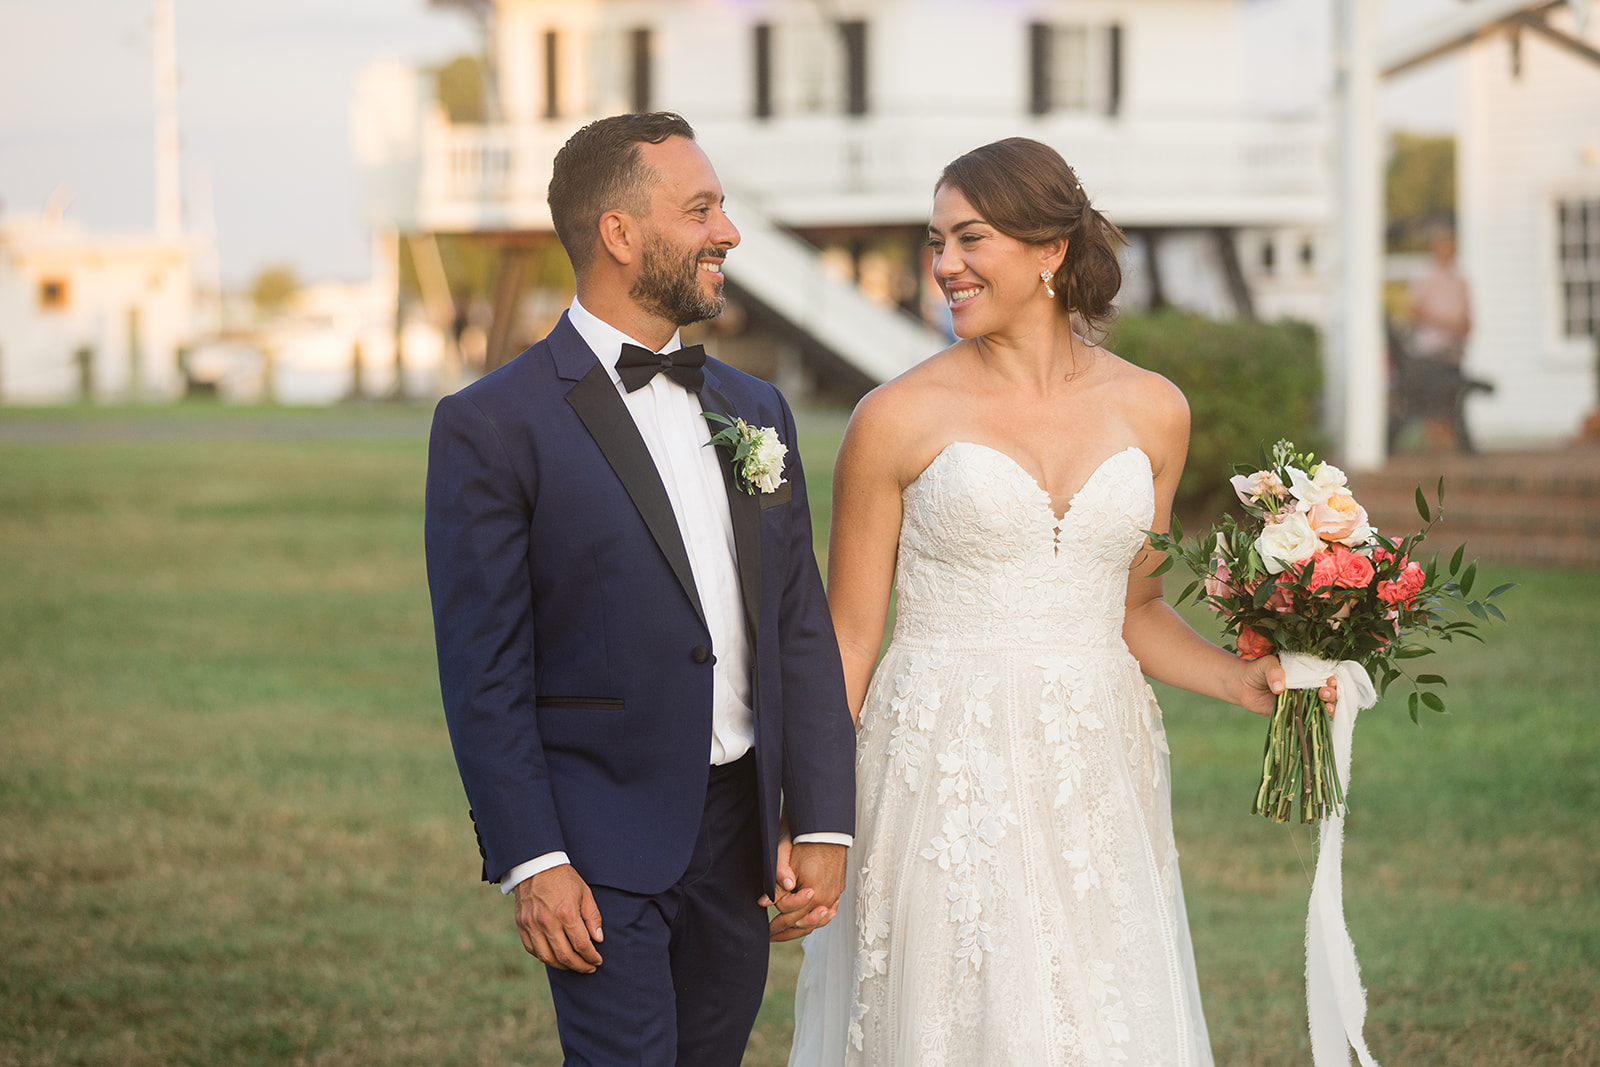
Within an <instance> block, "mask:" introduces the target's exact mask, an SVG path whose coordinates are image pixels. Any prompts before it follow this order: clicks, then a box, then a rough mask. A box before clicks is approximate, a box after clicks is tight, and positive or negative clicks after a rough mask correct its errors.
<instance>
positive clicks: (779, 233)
mask: <svg viewBox="0 0 1600 1067" xmlns="http://www.w3.org/2000/svg"><path fill="white" fill-rule="evenodd" d="M725 207H726V209H727V212H728V216H729V217H730V218H732V219H733V221H734V225H736V226H738V227H739V247H738V248H736V249H734V251H733V253H732V254H731V255H729V256H728V260H727V262H726V263H725V264H724V265H723V271H724V273H726V274H727V276H728V280H729V281H730V282H732V283H733V284H734V285H735V286H736V287H737V288H738V289H739V290H741V291H742V292H743V294H744V295H745V296H747V297H749V298H753V299H754V300H756V301H758V302H759V303H760V304H761V305H762V306H763V307H764V308H765V309H766V310H767V311H769V312H770V313H771V314H772V315H774V316H775V317H777V318H778V319H780V320H782V321H783V322H784V323H785V324H787V325H788V326H789V327H791V328H792V329H794V330H795V331H797V333H799V334H800V335H803V336H804V337H805V338H807V339H808V340H810V341H811V342H812V343H814V344H816V345H818V346H820V347H821V348H823V349H824V350H826V351H827V352H828V353H829V354H830V355H832V356H833V357H834V358H836V359H838V360H840V361H841V362H843V363H844V364H846V365H848V366H849V367H851V368H852V369H853V370H854V371H855V372H856V373H857V374H859V375H860V377H861V378H862V379H863V380H864V381H865V382H867V383H868V384H869V387H870V386H871V385H877V384H879V383H882V382H886V381H888V380H889V379H890V378H894V377H896V376H898V375H900V374H903V373H904V372H905V371H908V370H910V369H911V368H912V367H913V366H915V365H916V364H917V363H918V362H919V361H921V360H924V359H926V358H928V357H929V356H931V355H933V354H934V353H935V352H937V351H939V350H940V349H941V348H944V347H946V346H947V345H948V344H949V343H950V341H949V339H948V338H946V337H944V336H942V335H941V334H940V333H939V332H938V331H936V330H932V329H929V328H928V327H927V326H926V325H924V324H923V322H922V321H921V320H920V319H918V318H915V317H914V316H912V315H909V314H907V313H906V312H904V311H901V310H900V309H899V308H894V307H885V306H884V305H882V304H879V303H876V302H875V301H873V300H871V299H870V298H868V297H866V296H865V295H863V294H862V292H861V290H860V289H858V288H856V286H855V285H854V284H853V283H851V282H849V281H845V280H843V279H840V278H836V277H834V276H833V275H832V274H829V273H828V272H827V271H826V270H825V269H824V268H823V265H822V262H821V259H820V258H819V257H818V255H817V252H816V249H814V248H812V247H811V245H809V244H807V243H806V242H805V241H803V240H801V239H800V238H798V237H796V236H795V235H794V234H793V233H791V232H789V231H788V230H786V229H784V228H783V227H782V226H780V225H778V224H777V223H776V222H774V221H772V219H771V218H770V217H768V216H767V215H766V214H764V213H763V212H761V211H760V210H758V209H757V208H756V207H755V205H754V204H752V203H750V202H749V201H747V200H743V199H740V198H737V197H735V196H734V195H732V194H729V195H728V198H727V201H726V204H725Z"/></svg>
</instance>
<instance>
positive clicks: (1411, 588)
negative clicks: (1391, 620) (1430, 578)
mask: <svg viewBox="0 0 1600 1067" xmlns="http://www.w3.org/2000/svg"><path fill="white" fill-rule="evenodd" d="M1426 578H1427V575H1426V574H1424V573H1423V570H1422V568H1421V567H1420V566H1418V565H1417V564H1416V563H1415V562H1409V563H1407V564H1406V565H1405V569H1404V570H1402V571H1401V572H1400V574H1399V576H1398V577H1397V578H1396V579H1395V580H1394V581H1392V582H1389V581H1384V582H1379V583H1378V587H1377V593H1378V599H1379V600H1381V601H1383V602H1384V603H1385V604H1404V605H1407V606H1409V605H1410V604H1411V602H1412V601H1413V600H1415V599H1416V598H1417V594H1418V593H1420V592H1421V591H1422V583H1423V582H1424V581H1425V580H1426Z"/></svg>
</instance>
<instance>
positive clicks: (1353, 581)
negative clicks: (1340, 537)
mask: <svg viewBox="0 0 1600 1067" xmlns="http://www.w3.org/2000/svg"><path fill="white" fill-rule="evenodd" d="M1333 558H1334V560H1335V563H1336V565H1337V571H1338V573H1337V574H1336V575H1335V576H1334V579H1333V584H1334V585H1337V586H1339V587H1340V588H1343V589H1365V588H1366V587H1367V586H1368V585H1370V584H1372V579H1373V578H1374V577H1375V576H1376V575H1377V573H1378V572H1377V570H1376V569H1374V568H1373V566H1372V561H1371V560H1369V559H1368V558H1367V557H1366V556H1363V555H1361V554H1360V553H1358V552H1351V551H1350V550H1349V549H1346V548H1336V549H1334V550H1333Z"/></svg>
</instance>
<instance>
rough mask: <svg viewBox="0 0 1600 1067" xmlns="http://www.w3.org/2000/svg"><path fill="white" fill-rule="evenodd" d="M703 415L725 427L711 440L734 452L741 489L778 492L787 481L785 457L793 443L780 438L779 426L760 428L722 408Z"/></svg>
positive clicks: (735, 471) (705, 412) (734, 464)
mask: <svg viewBox="0 0 1600 1067" xmlns="http://www.w3.org/2000/svg"><path fill="white" fill-rule="evenodd" d="M701 414H703V415H704V416H705V417H706V419H707V421H709V422H712V423H717V424H720V425H721V426H722V427H723V428H722V429H721V430H718V431H717V432H716V433H714V434H712V435H711V440H710V441H709V442H708V443H709V444H713V445H717V446H718V447H721V448H726V449H727V450H728V451H729V452H730V453H732V455H733V469H734V473H736V474H737V475H738V476H739V486H740V488H742V489H743V490H744V491H745V492H747V493H754V492H756V491H757V490H759V491H761V492H763V493H775V492H777V491H778V486H780V485H782V484H783V457H784V456H787V455H788V454H789V446H788V445H786V444H784V443H783V442H782V441H780V440H779V439H778V431H777V429H776V428H774V427H771V426H763V427H761V428H760V429H757V428H756V427H754V426H751V425H750V424H749V423H748V422H745V421H744V420H743V419H736V418H730V417H728V416H727V415H724V414H722V413H721V412H718V411H704V412H701Z"/></svg>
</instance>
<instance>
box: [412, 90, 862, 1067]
mask: <svg viewBox="0 0 1600 1067" xmlns="http://www.w3.org/2000/svg"><path fill="white" fill-rule="evenodd" d="M549 199H550V214H551V218H552V220H553V221H554V223H555V229H556V234H557V236H559V237H560V239H561V243H562V245H563V246H564V247H565V249H566V252H567V255H568V257H569V258H570V259H571V260H572V266H573V270H574V272H575V274H576V276H577V298H576V299H575V300H574V301H573V302H572V306H571V308H570V309H569V310H568V312H567V313H566V314H565V315H563V316H562V318H561V320H560V322H558V323H557V324H556V327H555V329H554V330H552V331H551V332H550V335H549V336H548V337H546V338H545V339H544V340H542V341H540V342H538V343H537V344H535V345H534V346H533V347H531V348H529V349H528V350H527V351H525V352H523V353H522V354H521V355H520V356H518V357H517V358H516V359H514V360H512V361H511V362H510V363H508V364H507V365H506V366H504V367H502V368H500V369H499V370H497V371H494V372H493V373H491V374H489V375H486V376H485V377H484V378H482V379H480V380H479V381H477V382H474V383H473V384H472V385H469V386H468V387H467V388H465V389H463V390H462V391H461V392H459V393H457V394H455V395H454V396H448V397H445V398H444V400H443V401H441V402H440V404H439V407H438V410H437V411H436V413H435V415H434V422H433V433H432V438H431V441H430V445H429V453H428V485H427V518H426V534H427V557H428V583H429V588H430V591H431V594H432V599H433V614H434V630H435V635H436V639H437V643H438V652H439V678H440V687H441V690H442V692H443V697H444V707H445V716H446V719H447V721H448V723H449V727H450V740H451V744H452V746H453V747H454V749H455V755H456V763H457V766H458V767H459V769H460V771H461V780H462V782H463V784H464V785H465V786H466V792H467V798H468V801H469V803H470V804H471V807H472V816H473V821H474V825H475V827H476V830H477V833H478V839H479V850H480V851H481V852H482V853H483V857H484V877H485V879H487V880H490V881H494V882H499V883H500V885H501V891H502V892H505V893H513V894H514V895H515V900H516V921H517V926H518V927H519V929H520V931H521V934H522V943H523V945H524V946H525V947H526V948H527V950H528V951H529V952H531V953H532V954H533V955H535V956H537V957H538V958H539V959H540V960H541V961H542V962H543V963H545V964H546V967H547V973H548V975H549V979H550V989H551V994H552V998H553V1000H554V1003H555V1008H556V1017H557V1023H558V1027H559V1030H560V1033H561V1045H562V1049H563V1051H564V1053H565V1056H566V1062H567V1063H568V1064H604V1065H609V1064H623V1063H627V1064H651V1065H657V1064H659V1065H671V1064H674V1063H676V1064H680V1065H696V1067H699V1065H713V1067H714V1065H718V1064H727V1065H729V1067H734V1065H737V1064H738V1063H739V1061H740V1059H741V1057H742V1055H743V1052H744V1047H745V1044H746V1042H747V1041H748V1039H749V1035H750V1029H751V1027H752V1025H753V1024H754V1022H755V1016H756V1011H757V1009H758V1008H759V1007H760V1004H761V995H762V991H763V987H764V984H765V980H766V970H767V950H768V939H769V936H770V937H771V938H773V939H776V940H782V939H785V938H787V937H793V936H798V935H799V934H800V933H803V932H804V931H805V930H806V929H808V928H810V927H812V926H814V925H817V924H818V923H819V922H825V921H826V920H827V918H828V917H829V916H831V914H832V911H831V909H832V908H833V906H834V905H835V903H836V902H837V900H838V897H839V894H840V892H841V891H842V889H843V886H844V858H845V846H847V845H848V844H849V843H850V840H851V839H850V834H851V833H852V832H853V829H854V825H853V823H854V807H855V804H854V796H855V790H854V772H853V767H854V743H855V739H854V733H853V729H852V726H851V722H850V716H849V712H848V710H847V707H846V703H845V695H844V683H843V677H842V672H841V670H840V666H839V655H838V648H837V646H836V644H835V639H834V634H833V627H832V624H831V620H830V618H829V615H828V608H827V602H826V600H825V598H824V594H823V589H822V583H821V579H820V577H819V575H818V572H817V565H816V560H815V558H814V557H813V555H812V551H811V519H810V514H809V510H808V507H807V504H806V488H805V478H804V475H803V473H802V471H801V468H800V462H799V457H798V455H797V454H796V453H795V452H794V447H795V436H796V435H795V426H794V420H793V417H792V416H791V415H790V412H789V408H788V406H787V405H786V404H785V403H784V400H783V398H782V396H780V395H779V394H778V392H777V390H776V389H774V388H773V387H772V386H771V385H768V384H767V383H765V382H763V381H760V380H759V379H756V378H752V377H750V376H749V375H746V374H743V373H741V372H739V371H737V370H734V369H733V368H731V367H728V366H726V365H724V364H722V363H720V362H718V361H716V360H714V359H707V358H706V357H705V355H704V353H703V351H702V350H701V349H700V347H699V346H694V347H692V348H684V347H681V345H680V342H679V339H678V332H677V331H678V327H680V326H685V325H688V324H689V323H692V322H698V321H700V320H703V319H708V318H711V317H713V316H715V315H717V314H718V313H719V312H720V311H721V310H722V306H723V295H722V284H723V283H722V261H723V259H724V257H725V256H726V255H727V253H728V251H729V250H730V249H732V248H733V247H734V246H735V245H737V244H738V243H739V233H738V231H737V230H736V229H735V228H734V226H733V223H732V222H731V221H729V219H728V217H727V216H726V215H725V214H723V210H722V190H721V185H720V184H719V183H718V181H717V176H716V172H715V171H714V170H713V169H712V167H711V164H710V161H709V160H707V158H706V156H705V153H704V152H702V151H701V150H700V148H699V146H698V145H697V144H696V143H695V140H694V131H693V130H692V129H691V128H690V127H689V125H688V123H686V122H685V121H684V120H683V119H682V118H680V117H678V116H677V115H673V114H666V113H657V114H648V115H620V116H616V117H614V118H608V119H602V120H600V121H598V122H594V123H591V124H590V125H588V126H585V127H584V128H583V129H581V130H579V131H578V132H577V133H576V134H574V135H573V136H572V138H571V139H570V140H569V141H568V142H567V144H566V146H565V147H564V148H562V150H561V151H560V153H559V154H558V155H557V156H556V159H555V164H554V171H553V176H552V178H551V181H550V191H549ZM705 412H715V413H721V414H724V415H727V416H731V417H735V418H740V419H743V420H745V421H746V422H748V423H749V424H750V425H751V426H753V427H756V428H771V429H770V430H768V432H769V433H775V434H776V436H777V438H778V439H779V440H780V441H781V442H782V443H783V444H784V445H785V446H787V448H788V449H789V453H788V458H787V461H786V462H784V464H783V470H782V478H783V480H782V483H781V484H779V485H777V487H776V488H775V489H773V488H771V481H770V479H763V480H761V482H760V483H757V482H756V481H755V480H754V479H752V478H748V477H746V473H747V472H746V471H745V469H744V466H745V465H744V464H742V463H735V462H733V461H732V456H731V453H730V451H729V450H728V449H726V448H725V447H722V446H719V445H711V444H708V442H709V440H710V437H711V434H712V433H713V432H714V429H716V428H720V424H719V426H718V427H715V428H714V427H713V426H712V425H711V424H710V423H709V422H708V420H707V419H706V418H705V417H704V413H705ZM780 802H781V806H782V811H783V819H784V821H785V823H786V824H787V825H786V830H785V831H782V832H784V833H792V834H793V835H794V838H793V839H794V845H793V849H792V852H791V853H790V854H789V862H788V864H787V866H786V868H785V883H786V884H785V885H784V886H782V887H781V888H782V889H783V890H784V892H779V889H780V887H778V886H775V884H774V882H775V871H776V870H777V863H778V847H779V839H780V826H779V812H780ZM790 870H792V871H793V878H790V877H788V871H790ZM790 883H792V884H790ZM769 897H770V898H775V899H776V901H777V905H778V907H779V909H780V910H779V913H778V915H777V917H776V918H774V919H773V920H771V924H770V928H769V924H768V919H767V912H766V909H765V908H764V907H762V906H761V904H760V903H759V901H762V900H765V899H767V898H769Z"/></svg>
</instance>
